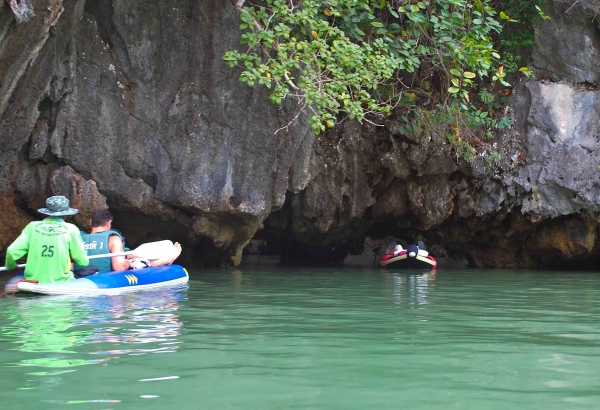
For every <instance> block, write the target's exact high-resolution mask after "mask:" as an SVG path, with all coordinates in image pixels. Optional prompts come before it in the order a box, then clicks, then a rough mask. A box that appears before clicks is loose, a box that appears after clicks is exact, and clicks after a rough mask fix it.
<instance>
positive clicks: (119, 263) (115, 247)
mask: <svg viewBox="0 0 600 410" xmlns="http://www.w3.org/2000/svg"><path fill="white" fill-rule="evenodd" d="M108 250H109V251H110V253H117V252H123V241H122V240H121V238H119V237H118V236H117V235H111V236H110V237H109V238H108ZM111 266H112V269H113V270H114V271H123V270H128V269H129V268H131V263H129V261H128V260H127V259H126V258H125V256H115V257H114V258H111Z"/></svg>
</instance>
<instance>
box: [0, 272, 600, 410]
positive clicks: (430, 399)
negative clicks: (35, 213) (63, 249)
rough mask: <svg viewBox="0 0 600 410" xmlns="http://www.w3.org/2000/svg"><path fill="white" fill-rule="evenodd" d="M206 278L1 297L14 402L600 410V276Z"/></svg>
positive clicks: (6, 374)
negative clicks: (177, 284) (86, 292)
mask: <svg viewBox="0 0 600 410" xmlns="http://www.w3.org/2000/svg"><path fill="white" fill-rule="evenodd" d="M191 276H192V280H191V282H190V285H189V288H185V289H179V290H176V291H173V290H168V291H167V290H163V291H159V292H156V291H152V292H144V293H138V294H130V295H124V296H111V297H85V298H83V297H82V298H73V297H44V296H38V297H36V296H17V297H3V298H2V299H0V350H1V351H2V354H1V356H0V357H1V360H0V380H1V381H2V387H1V388H0V400H1V402H2V408H6V409H28V410H37V409H167V408H173V409H177V410H185V409H399V408H402V409H444V410H446V409H454V408H458V409H508V408H513V409H521V410H523V409H542V408H543V409H545V410H548V409H561V410H562V409H597V408H600V374H599V370H598V369H600V354H599V352H600V350H599V347H600V320H599V319H598V318H599V315H600V274H596V273H561V272H523V271H484V270H447V271H444V270H440V271H439V272H437V273H436V274H433V273H424V274H417V275H415V274H407V273H404V272H401V271H382V270H376V269H357V268H346V269H342V268H340V269H316V268H313V269H302V270H300V269H285V268H277V267H272V268H260V269H256V268H254V269H253V268H243V269H239V270H234V271H219V272H207V271H199V272H191Z"/></svg>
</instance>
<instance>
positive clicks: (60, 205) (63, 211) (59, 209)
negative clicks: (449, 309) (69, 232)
mask: <svg viewBox="0 0 600 410" xmlns="http://www.w3.org/2000/svg"><path fill="white" fill-rule="evenodd" d="M38 212H40V213H42V214H45V215H50V216H66V215H75V214H76V213H77V212H79V211H78V210H77V209H75V208H69V200H68V199H67V197H66V196H62V195H61V196H51V197H50V198H48V199H46V207H45V208H40V209H38Z"/></svg>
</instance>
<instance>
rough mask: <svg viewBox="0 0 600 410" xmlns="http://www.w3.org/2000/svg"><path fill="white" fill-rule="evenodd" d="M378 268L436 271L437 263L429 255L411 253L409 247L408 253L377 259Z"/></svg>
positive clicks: (403, 252)
mask: <svg viewBox="0 0 600 410" xmlns="http://www.w3.org/2000/svg"><path fill="white" fill-rule="evenodd" d="M379 266H380V267H382V268H395V269H427V270H434V269H437V262H436V260H435V258H434V257H433V256H431V255H428V256H423V255H419V254H418V252H411V248H410V247H409V250H408V252H407V251H402V252H400V253H399V254H398V255H396V256H394V255H393V254H389V255H383V256H382V257H381V258H379Z"/></svg>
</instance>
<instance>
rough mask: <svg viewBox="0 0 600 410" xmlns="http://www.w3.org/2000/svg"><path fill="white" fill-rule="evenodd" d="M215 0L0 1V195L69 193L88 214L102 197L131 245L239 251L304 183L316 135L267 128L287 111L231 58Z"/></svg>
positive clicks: (21, 202) (224, 19) (223, 13)
mask: <svg viewBox="0 0 600 410" xmlns="http://www.w3.org/2000/svg"><path fill="white" fill-rule="evenodd" d="M213 3H214V2H210V1H200V2H199V1H191V0H190V1H183V2H181V1H167V2H150V3H149V2H147V1H142V0H140V1H119V0H114V1H113V0H75V1H69V0H65V1H62V0H51V1H41V0H40V1H35V2H33V7H32V6H31V2H11V3H10V6H12V8H11V7H9V5H8V4H6V3H4V2H3V3H1V5H0V42H1V43H0V44H1V46H0V78H1V79H2V81H1V83H0V136H1V140H0V141H1V142H0V144H1V145H2V146H1V153H0V160H1V162H0V191H1V192H2V194H3V195H4V196H12V197H15V198H17V200H16V201H17V202H14V201H13V204H14V205H12V206H14V208H15V209H16V208H23V206H24V207H25V208H26V210H27V211H28V212H30V213H31V214H32V215H35V213H34V210H35V209H36V208H38V207H40V206H41V204H43V201H44V198H45V197H46V196H47V195H50V194H52V193H54V194H57V193H64V192H69V193H73V194H75V195H77V198H78V199H77V201H74V204H76V205H80V206H82V207H83V208H85V210H87V209H91V208H94V207H96V206H103V205H105V204H108V206H109V207H110V208H111V210H113V213H114V214H115V219H116V220H115V225H116V222H121V223H122V224H121V225H119V226H118V227H119V229H122V230H123V231H125V232H126V233H127V234H128V237H129V238H134V239H135V240H136V241H139V240H144V239H145V237H148V236H151V235H159V234H162V235H165V234H167V235H168V236H169V237H172V239H174V240H180V241H182V242H184V243H187V244H198V243H202V244H203V245H207V244H210V246H203V247H202V248H203V249H196V251H200V252H199V253H200V254H201V255H199V256H198V259H199V260H200V259H207V258H215V257H216V258H217V259H219V257H220V259H222V260H223V262H224V263H227V260H229V261H231V259H232V258H233V261H235V259H236V258H239V255H241V250H242V248H243V246H244V245H245V244H246V243H247V242H248V241H249V240H250V239H251V238H252V236H253V235H254V233H255V232H256V230H257V229H259V228H260V227H261V223H262V221H263V220H264V218H265V217H266V216H267V215H269V214H270V213H271V211H272V209H273V208H277V207H281V206H282V205H283V202H284V199H285V193H286V191H287V190H288V189H289V188H290V187H293V186H296V185H297V187H296V189H301V188H303V184H305V182H303V180H304V179H306V177H305V176H304V175H303V174H304V173H306V167H305V166H302V164H304V163H306V162H307V155H308V152H309V150H308V149H307V146H310V144H311V143H312V139H313V138H314V136H313V134H312V133H310V132H309V127H308V125H306V126H304V125H301V124H300V123H296V124H294V125H293V126H292V127H290V130H289V132H288V131H286V130H283V131H281V132H279V133H278V134H277V135H276V136H273V131H274V130H275V129H277V128H280V127H281V126H283V125H285V124H286V123H287V121H288V120H287V119H286V113H285V108H284V109H282V110H279V109H278V108H277V107H275V106H273V105H271V104H270V103H269V101H268V99H267V98H266V95H265V94H264V93H263V92H261V91H255V90H252V89H249V88H247V87H242V86H241V84H240V83H239V81H238V79H237V77H238V74H239V73H236V72H235V71H232V70H230V69H229V68H228V67H227V66H226V65H225V64H224V62H223V60H222V58H221V57H222V55H223V54H224V53H225V51H226V50H228V49H231V48H235V47H237V44H238V43H239V34H238V33H237V32H236V30H235V27H237V25H238V24H239V23H238V17H237V15H236V14H235V12H234V11H233V7H232V6H231V4H229V2H218V3H219V4H213ZM19 4H20V6H19V7H20V8H18V9H15V7H14V5H19ZM296 164H300V166H296ZM98 198H100V199H98ZM72 200H73V198H72ZM13 211H14V210H13ZM131 213H134V214H137V218H134V219H135V220H133V221H132V220H131V218H129V217H128V216H127V217H125V215H130V214H131ZM80 219H81V220H77V222H78V223H81V224H82V227H85V225H86V222H85V221H86V220H85V219H84V218H80ZM157 220H158V221H161V220H162V221H164V222H166V223H167V225H169V226H171V229H168V231H169V232H165V230H164V227H162V228H161V229H158V230H157V229H154V227H153V225H155V223H156V221H157ZM167 221H168V222H167ZM10 233H11V234H12V233H13V232H12V231H11V232H10ZM8 236H9V233H8V232H7V233H6V234H5V233H3V234H2V237H3V238H5V237H8ZM10 236H12V238H13V239H14V235H10ZM187 249H188V250H190V246H187ZM203 251H204V252H205V253H206V252H208V253H211V252H213V253H215V255H216V256H215V255H207V254H203V255H202V252H203ZM196 253H198V252H196Z"/></svg>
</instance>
